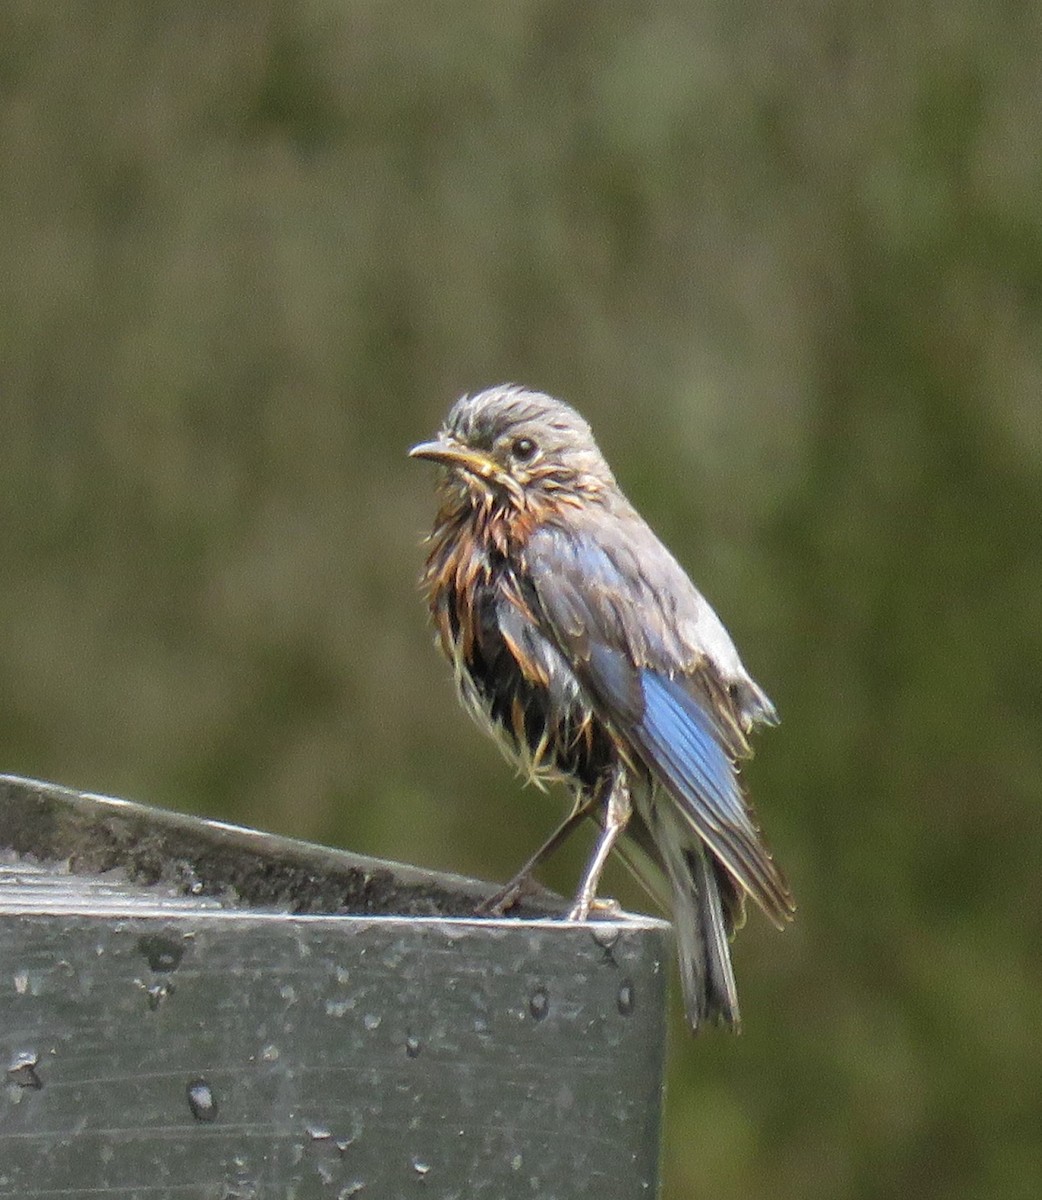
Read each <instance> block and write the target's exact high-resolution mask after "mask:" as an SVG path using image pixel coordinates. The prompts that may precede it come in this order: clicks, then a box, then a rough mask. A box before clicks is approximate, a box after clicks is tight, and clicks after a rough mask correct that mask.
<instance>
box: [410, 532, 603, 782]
mask: <svg viewBox="0 0 1042 1200" xmlns="http://www.w3.org/2000/svg"><path fill="white" fill-rule="evenodd" d="M424 586H425V590H426V591H427V595H428V600H429V603H430V608H431V613H432V616H433V618H434V623H435V627H436V629H437V633H438V640H439V643H440V645H441V649H442V651H443V652H444V653H445V655H446V657H447V658H448V659H449V661H450V662H451V663H452V666H453V669H454V673H455V676H456V682H457V685H458V688H459V692H460V696H461V698H462V700H463V702H464V705H465V707H466V708H467V709H468V710H469V711H470V712H471V714H472V715H473V716H474V717H475V718H476V719H477V720H478V722H479V723H480V724H481V725H483V726H484V727H485V728H487V729H488V730H489V731H490V732H492V733H493V734H494V736H495V737H496V740H497V742H498V743H499V745H500V747H501V748H502V749H503V750H504V751H505V752H506V753H507V756H508V757H509V758H510V759H511V760H512V761H514V762H515V763H517V764H518V765H519V766H520V767H521V769H522V770H523V771H524V772H525V773H526V774H528V775H530V776H532V777H535V778H547V777H562V776H563V777H566V778H568V779H569V780H570V781H572V782H575V783H579V784H583V785H587V784H592V783H593V782H595V780H596V779H597V778H598V777H599V776H600V775H601V774H602V773H603V772H604V771H605V770H606V769H607V768H608V765H609V764H610V761H611V757H612V750H611V746H610V742H609V740H608V738H607V734H606V732H605V731H604V730H603V729H602V728H601V726H600V723H599V722H598V721H597V719H596V717H595V715H594V713H593V711H592V709H591V707H590V705H589V704H588V703H587V702H586V700H585V698H584V695H583V691H582V688H581V686H580V684H579V682H578V680H577V679H576V677H575V674H574V673H573V671H572V669H571V667H570V666H569V665H568V663H567V661H566V659H565V658H564V656H563V655H562V654H561V652H560V650H559V649H558V648H557V646H556V645H555V643H554V641H553V639H552V637H551V636H550V635H549V632H548V631H547V630H545V629H544V628H543V627H542V624H541V621H540V615H539V611H538V605H537V603H536V601H535V594H534V591H533V590H532V588H531V585H530V584H529V582H528V580H527V577H526V574H525V571H524V563H523V556H522V555H521V554H520V553H518V554H517V555H516V556H512V555H510V554H504V553H501V552H500V550H499V549H498V548H497V547H496V545H495V544H494V542H492V541H491V540H490V539H489V538H487V537H484V536H482V535H481V532H480V531H475V530H473V529H466V528H464V529H457V530H456V531H455V532H454V536H452V537H451V538H449V539H444V540H440V541H439V540H437V539H436V540H435V544H434V546H433V547H432V552H431V556H430V558H429V560H428V565H427V571H426V573H425V576H424Z"/></svg>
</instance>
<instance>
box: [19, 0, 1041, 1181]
mask: <svg viewBox="0 0 1042 1200" xmlns="http://www.w3.org/2000/svg"><path fill="white" fill-rule="evenodd" d="M1040 63H1042V17H1040V16H1039V10H1038V9H1037V8H1035V7H1033V6H1029V5H1021V4H1014V3H1003V2H1001V0H1000V2H998V3H995V4H991V5H980V4H979V3H977V2H974V3H969V2H968V0H948V2H947V3H945V4H932V5H931V4H925V5H924V4H921V3H917V2H916V0H893V2H892V3H889V4H887V3H883V4H869V5H855V4H843V3H840V4H837V5H821V4H808V3H802V4H801V3H782V4H772V3H768V2H767V0H760V2H759V3H748V2H742V0H739V2H737V3H735V0H701V2H697V3H694V4H692V3H681V2H679V0H677V2H674V3H658V4H648V5H637V4H613V3H606V4H602V5H592V4H574V3H549V2H545V0H514V2H512V3H510V4H490V3H487V4H476V3H455V4H449V3H427V4H405V3H400V2H396V0H383V2H381V3H372V2H371V3H361V2H352V0H338V2H337V3H332V2H331V0H310V2H305V0H299V2H296V3H294V2H291V0H284V2H277V3H276V2H274V0H266V2H265V0H250V2H249V3H246V2H242V3H231V2H228V3H223V4H216V5H214V4H210V3H205V4H204V3H191V2H184V0H182V2H179V3H176V4H171V3H163V2H157V3H152V4H148V5H142V4H134V3H129V2H124V3H116V2H114V3H108V4H104V5H100V4H95V3H72V4H64V5H50V4H45V3H42V2H41V0H35V2H34V0H23V2H22V3H18V2H17V0H12V2H8V3H6V4H4V5H3V14H2V34H0V280H2V287H0V410H2V440H0V548H2V558H3V563H4V570H3V575H2V581H3V582H2V585H0V587H2V591H0V596H2V610H0V612H2V621H0V749H2V754H0V769H3V770H6V771H14V772H21V773H25V774H30V775H35V776H40V777H44V778H48V779H52V780H57V781H60V782H64V783H68V784H71V785H74V786H78V787H83V788H89V789H93V790H100V791H107V792H111V793H116V794H120V795H125V796H130V797H134V798H137V799H142V800H147V801H151V802H155V803H159V804H164V805H169V806H171V807H174V808H178V809H186V810H194V811H198V812H203V813H208V814H219V815H221V816H224V817H229V818H232V819H235V820H239V821H244V822H248V823H253V824H258V825H261V826H265V827H268V828H271V829H276V830H280V831H284V832H287V833H291V834H295V835H299V836H302V837H307V838H317V839H326V840H329V841H332V842H334V843H337V844H342V845H345V846H349V847H352V848H354V849H356V850H359V851H365V852H370V853H374V854H379V855H385V856H389V857H394V858H398V859H403V860H409V861H414V862H418V863H423V864H428V865H430V866H433V867H444V868H450V869H453V870H459V871H466V872H472V873H476V874H479V875H482V876H486V877H489V878H505V877H506V876H507V875H508V874H509V873H510V872H511V871H512V870H513V869H514V868H515V867H516V866H517V865H518V863H519V862H520V861H521V859H522V858H523V857H524V856H525V855H526V854H527V853H528V852H529V851H530V850H531V849H532V848H533V847H534V846H535V845H536V844H537V843H538V841H539V840H541V838H542V836H543V835H544V834H545V833H546V832H547V831H548V830H549V829H550V828H551V826H552V825H553V823H554V821H555V820H556V818H557V817H558V815H559V814H560V811H561V807H562V805H563V797H544V796H541V795H540V794H539V793H538V792H535V791H531V790H527V791H521V790H519V788H518V785H517V783H516V781H515V780H514V779H513V778H512V776H511V773H510V771H509V769H508V768H507V767H506V765H505V764H504V763H502V762H501V761H500V759H499V758H498V756H497V754H496V751H495V749H494V748H493V747H492V746H491V744H489V743H488V742H486V740H485V739H484V738H483V737H482V736H481V735H480V734H479V733H478V732H477V730H476V729H475V728H474V727H472V725H471V724H470V722H469V721H467V720H466V718H465V717H464V716H463V715H462V714H461V713H460V712H459V711H458V710H457V706H456V702H455V700H454V698H453V694H452V689H451V685H450V679H449V672H448V670H447V669H446V667H445V666H444V665H443V664H442V663H441V662H440V660H439V659H438V658H437V657H436V655H435V653H434V651H433V649H432V646H431V636H430V633H429V631H428V629H427V627H426V624H425V615H424V611H423V607H422V603H421V601H420V599H419V597H418V594H417V590H416V584H415V579H416V575H417V572H418V570H419V566H420V562H421V557H422V551H421V548H420V545H419V543H420V538H421V536H422V534H423V533H424V532H425V531H426V529H427V527H428V526H429V523H430V519H431V515H432V496H431V487H432V483H433V479H432V472H431V471H430V469H429V468H427V467H424V466H422V465H418V464H416V463H412V462H409V461H407V460H406V458H405V450H406V448H407V447H408V446H409V445H410V444H411V443H412V442H414V441H417V440H419V439H421V438H423V437H425V436H427V435H429V434H430V433H431V432H432V431H433V430H434V428H435V427H436V425H437V423H438V421H439V420H440V418H441V416H442V415H443V413H444V411H445V409H446V408H447V406H448V404H449V403H450V402H451V401H452V399H453V398H454V397H455V396H456V395H457V394H459V393H460V392H461V391H463V390H471V389H474V388H477V387H480V386H483V385H487V384H489V383H493V382H498V381H500V380H504V379H513V380H518V381H522V382H525V383H528V384H531V385H533V386H538V387H540V388H544V389H546V390H549V391H552V392H555V393H557V394H559V395H561V396H563V397H564V398H566V399H568V400H570V401H571V402H573V403H574V404H575V405H576V406H577V407H579V408H580V409H581V410H582V411H583V412H584V414H585V415H587V416H588V417H589V419H590V421H591V423H592V424H593V426H594V429H595V431H596V432H597V434H598V436H599V440H600V442H601V445H602V447H603V448H604V450H605V452H606V454H607V455H608V457H609V459H610V460H611V462H612V463H613V465H614V467H615V468H616V473H617V474H618V476H619V478H620V480H621V481H622V483H623V485H624V486H625V488H626V489H627V491H628V493H629V495H630V496H631V498H632V499H633V500H634V501H635V502H636V503H637V504H638V506H639V507H640V508H641V509H642V510H643V511H644V512H645V514H646V515H647V516H648V517H649V519H650V520H651V522H652V524H653V525H655V527H656V528H657V529H658V530H659V531H660V533H661V534H662V535H663V536H664V538H665V539H666V540H667V541H668V542H669V543H670V545H671V546H672V547H673V548H674V549H675V550H676V552H677V553H678V556H679V557H680V558H681V560H682V561H683V562H684V563H685V564H686V565H687V566H688V567H689V568H690V569H691V572H692V574H693V576H694V577H695V578H696V580H697V581H698V582H699V584H700V586H701V587H702V588H703V590H704V591H705V592H706V593H707V594H708V595H709V596H710V598H711V599H712V600H713V602H714V604H715V605H716V606H717V608H718V609H719V610H720V611H721V613H722V614H723V616H724V618H725V620H726V621H727V623H728V624H729V626H730V628H731V630H732V632H733V633H734V635H735V637H736V640H737V641H738V643H739V645H740V647H741V649H742V651H743V655H744V657H745V660H746V662H747V664H748V665H749V667H750V669H751V670H752V671H753V672H754V674H755V675H756V676H757V677H758V678H759V679H760V680H761V681H762V682H763V683H764V685H765V686H766V687H767V689H768V691H769V692H770V693H771V694H772V696H773V697H774V699H775V700H776V701H777V703H778V707H779V709H780V711H781V714H782V717H783V724H782V726H781V728H780V729H779V730H777V731H773V732H771V733H770V734H769V735H767V736H765V737H763V738H762V739H760V741H759V750H760V755H759V757H758V758H757V759H756V760H755V762H753V763H752V764H751V766H750V769H749V776H750V781H751V785H752V787H753V790H754V793H755V795H756V797H757V799H758V801H759V805H760V809H761V813H762V814H763V817H764V823H765V825H766V827H767V831H768V833H769V835H770V838H771V840H772V842H773V843H774V845H775V848H776V850H777V853H778V856H779V858H780V859H781V861H782V863H783V864H784V865H785V866H786V868H787V870H788V872H789V874H790V875H791V878H792V881H793V885H794V888H795V890H796V893H797V897H798V900H799V902H800V914H799V920H798V923H797V924H796V926H795V927H794V928H793V929H792V930H791V931H789V932H787V933H786V934H784V935H777V934H775V933H774V932H773V931H772V930H770V929H769V928H768V927H767V926H766V923H765V922H763V921H761V920H758V919H757V917H756V916H755V915H754V916H753V917H752V918H751V920H750V922H749V926H748V928H747V929H746V931H745V932H744V933H743V935H742V936H741V937H740V938H739V940H738V942H737V945H736V960H737V969H738V973H739V979H740V985H741V991H742V999H743V1007H744V1013H745V1020H746V1031H745V1033H744V1034H743V1036H742V1037H741V1038H740V1039H738V1040H734V1039H732V1038H729V1037H726V1036H723V1035H707V1036H705V1037H703V1038H700V1039H697V1040H696V1039H690V1038H688V1037H687V1036H686V1035H685V1033H684V1031H683V1029H682V1025H681V1022H680V1020H679V1013H678V1012H677V1013H676V1014H675V1030H674V1037H673V1043H672V1055H671V1078H670V1090H669V1096H668V1104H667V1127H666V1144H665V1171H666V1187H665V1195H666V1197H667V1198H668V1200H681V1198H687V1197H694V1198H698V1197H713V1198H714V1200H748V1198H750V1197H763V1196H771V1197H775V1198H779V1200H780V1198H782V1197H786V1198H790V1197H791V1198H796V1197H798V1198H802V1200H817V1198H821V1200H826V1198H828V1200H836V1198H841V1200H842V1198H847V1197H850V1198H854V1197H865V1198H869V1197H904V1196H917V1197H937V1198H940V1197H945V1198H947V1197H953V1196H958V1197H963V1196H965V1197H982V1198H983V1197H1025V1198H1027V1197H1030V1198H1033V1200H1035V1198H1037V1197H1038V1196H1040V1195H1042V1037H1040V1035H1042V963H1040V959H1042V916H1040V910H1042V881H1040V878H1039V875H1040V870H1039V864H1040V859H1042V837H1040V808H1039V803H1038V801H1039V791H1040V787H1039V784H1040V779H1042V734H1040V728H1042V721H1040V717H1042V677H1040V672H1042V632H1040V631H1042V606H1040V593H1042V535H1040V515H1042V328H1040V326H1042V320H1040V318H1042V137H1040V134H1039V112H1040V111H1042V67H1040ZM581 850H582V847H577V848H576V850H575V851H574V852H573V853H572V854H571V855H570V856H569V855H565V856H562V859H561V861H560V862H559V863H557V864H555V866H554V868H553V869H549V870H547V871H546V873H545V879H546V881H547V882H549V883H551V884H553V885H555V886H557V887H559V888H561V889H563V890H568V889H570V888H571V887H572V886H573V883H574V879H575V873H576V871H577V869H578V864H579V862H580V854H581ZM611 887H613V888H614V889H616V890H617V891H618V893H619V894H620V895H621V896H622V898H623V899H624V900H626V901H627V902H629V903H631V904H640V903H641V902H642V901H641V898H640V897H639V896H637V895H635V894H634V893H633V892H632V891H630V890H629V886H628V883H627V881H626V880H625V879H623V878H621V877H620V876H619V875H615V876H614V877H613V878H612V880H611Z"/></svg>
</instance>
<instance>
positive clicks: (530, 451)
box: [510, 437, 536, 462]
mask: <svg viewBox="0 0 1042 1200" xmlns="http://www.w3.org/2000/svg"><path fill="white" fill-rule="evenodd" d="M535 452H536V444H535V442H533V441H532V439H531V438H529V437H519V438H514V440H513V441H512V442H511V443H510V453H511V454H512V455H513V457H514V458H515V459H517V461H518V462H528V461H529V460H530V459H531V458H532V457H533V456H534V455H535Z"/></svg>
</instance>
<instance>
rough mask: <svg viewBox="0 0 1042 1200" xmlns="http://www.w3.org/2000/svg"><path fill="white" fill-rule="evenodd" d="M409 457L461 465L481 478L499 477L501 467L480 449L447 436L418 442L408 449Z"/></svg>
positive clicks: (448, 465)
mask: <svg viewBox="0 0 1042 1200" xmlns="http://www.w3.org/2000/svg"><path fill="white" fill-rule="evenodd" d="M409 457H410V458H426V459H429V460H430V461H431V462H436V463H441V464H442V466H445V467H462V468H463V470H465V471H469V472H470V473H471V474H472V475H479V476H480V477H481V478H482V479H499V478H500V476H501V475H502V474H503V472H502V468H501V467H500V466H499V464H498V463H497V462H495V460H494V459H492V458H490V457H489V456H488V455H487V454H482V453H481V451H480V450H471V449H470V448H469V447H467V446H461V445H460V444H459V442H454V441H451V440H450V439H448V438H437V439H435V440H434V441H433V442H420V444H419V445H418V446H413V448H412V449H411V450H410V451H409Z"/></svg>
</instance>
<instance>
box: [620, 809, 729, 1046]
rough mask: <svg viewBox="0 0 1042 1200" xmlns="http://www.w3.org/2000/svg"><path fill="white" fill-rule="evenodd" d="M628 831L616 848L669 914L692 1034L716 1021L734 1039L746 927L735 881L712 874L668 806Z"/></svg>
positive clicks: (709, 859) (710, 864)
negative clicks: (737, 974)
mask: <svg viewBox="0 0 1042 1200" xmlns="http://www.w3.org/2000/svg"><path fill="white" fill-rule="evenodd" d="M628 832H629V833H630V834H631V837H630V838H628V839H626V841H624V842H623V844H622V845H620V846H619V851H620V854H621V856H622V858H623V859H624V861H625V862H626V865H627V866H628V867H629V868H630V869H631V870H632V871H633V873H634V875H635V876H636V877H637V879H638V880H639V881H640V882H641V883H642V884H643V885H644V887H645V888H647V890H648V892H649V894H650V895H651V896H652V897H653V898H654V899H655V900H656V902H657V903H658V904H660V905H661V906H662V908H663V909H665V910H666V911H667V912H669V911H671V912H672V920H673V931H674V935H675V937H676V941H677V957H678V959H679V963H680V985H681V990H682V992H683V996H684V1010H685V1012H686V1013H687V1019H688V1022H689V1023H690V1025H691V1028H692V1029H693V1030H695V1031H696V1032H697V1031H698V1029H699V1028H700V1027H701V1026H702V1025H704V1024H706V1023H712V1024H718V1025H726V1026H728V1027H729V1028H731V1029H733V1030H734V1031H735V1032H736V1033H737V1032H738V1029H739V1027H740V1025H741V1017H740V1014H739V1011H738V988H737V985H736V984H735V978H734V969H733V968H732V966H731V947H730V935H731V931H732V930H733V929H734V928H735V926H736V925H740V924H741V923H742V904H741V898H740V896H739V895H738V893H737V890H736V889H735V886H734V884H733V882H732V881H731V879H730V877H729V876H728V875H727V874H726V873H724V872H718V871H717V870H716V869H715V868H714V865H713V861H712V856H711V855H710V854H709V852H708V851H707V850H706V849H705V847H704V846H703V845H702V843H701V842H699V841H697V840H696V839H693V838H692V837H691V835H690V833H688V832H687V830H686V829H683V830H682V829H681V828H680V827H679V825H678V824H677V823H675V822H674V821H673V820H672V814H671V812H670V811H669V810H668V809H664V806H661V805H656V806H654V807H653V808H651V810H650V811H649V812H647V813H646V814H645V813H641V816H640V818H639V819H637V820H634V821H631V824H630V829H629V831H628ZM652 864H654V865H652ZM656 867H657V870H656ZM663 875H664V876H665V879H663ZM664 884H666V885H668V895H664V894H663V892H664V891H665V888H664V887H663V885H664Z"/></svg>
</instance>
